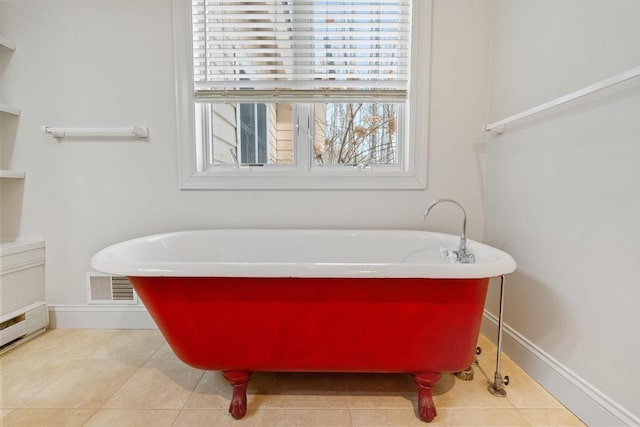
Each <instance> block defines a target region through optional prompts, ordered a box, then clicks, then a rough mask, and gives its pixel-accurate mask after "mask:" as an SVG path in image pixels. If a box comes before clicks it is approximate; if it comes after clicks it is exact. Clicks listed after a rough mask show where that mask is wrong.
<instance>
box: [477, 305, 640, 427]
mask: <svg viewBox="0 0 640 427" xmlns="http://www.w3.org/2000/svg"><path fill="white" fill-rule="evenodd" d="M503 331H504V334H503V339H502V351H503V352H504V353H506V354H507V355H508V356H509V357H510V358H511V359H512V360H513V361H514V362H516V363H517V364H518V366H520V367H521V368H522V369H524V370H525V371H526V372H527V373H528V374H529V375H531V377H532V378H533V379H534V380H536V381H537V382H538V384H540V385H541V386H543V387H544V388H545V389H546V390H547V391H549V392H550V393H551V394H553V396H554V397H555V398H556V399H558V400H559V401H560V402H561V403H562V404H563V405H564V406H566V407H567V408H568V409H569V410H570V411H571V412H573V413H574V414H575V415H576V416H577V417H578V418H580V419H581V420H582V421H583V422H584V423H586V424H587V425H590V426H591V425H592V426H640V418H638V417H637V416H635V415H633V414H632V413H630V412H629V411H627V410H626V409H624V408H623V407H622V406H620V405H619V404H618V403H616V402H614V401H613V400H612V399H611V398H610V397H608V396H606V395H605V394H604V393H602V392H600V391H599V390H598V389H596V388H595V387H593V386H592V385H591V384H589V383H588V382H587V381H585V380H584V379H582V378H581V377H579V376H578V375H576V374H575V373H574V372H573V371H571V370H570V369H569V368H567V367H566V366H564V365H562V364H561V363H560V362H558V361H557V360H556V359H554V358H553V357H552V356H551V355H549V354H548V353H546V352H544V351H543V350H542V349H540V348H539V347H538V346H536V345H535V344H533V343H532V342H531V341H529V340H528V339H526V338H525V337H524V336H522V335H521V334H520V333H518V332H517V331H515V330H514V329H513V328H511V327H509V325H507V324H503ZM482 333H483V334H484V335H485V336H487V337H488V338H489V339H491V340H492V341H493V342H496V341H497V336H498V318H497V317H496V316H494V315H493V314H491V313H489V312H488V311H487V310H485V312H484V321H483V322H482ZM502 374H503V375H504V374H508V372H502ZM506 390H507V394H508V393H509V387H508V386H507V388H506Z"/></svg>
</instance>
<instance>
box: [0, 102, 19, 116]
mask: <svg viewBox="0 0 640 427" xmlns="http://www.w3.org/2000/svg"><path fill="white" fill-rule="evenodd" d="M0 113H7V114H13V115H15V116H19V115H20V109H19V108H18V107H12V106H11V105H7V104H2V103H0Z"/></svg>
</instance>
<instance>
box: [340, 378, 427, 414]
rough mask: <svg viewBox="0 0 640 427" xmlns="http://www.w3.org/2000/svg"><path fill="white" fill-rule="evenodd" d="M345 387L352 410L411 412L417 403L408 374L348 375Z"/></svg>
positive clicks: (414, 386) (416, 391)
mask: <svg viewBox="0 0 640 427" xmlns="http://www.w3.org/2000/svg"><path fill="white" fill-rule="evenodd" d="M347 386H348V388H349V393H350V395H351V407H352V408H362V409H364V408H378V409H385V408H389V409H407V410H411V409H412V408H413V406H414V400H415V401H417V393H418V390H417V388H416V385H415V383H414V382H413V377H412V376H411V375H410V374H349V375H347Z"/></svg>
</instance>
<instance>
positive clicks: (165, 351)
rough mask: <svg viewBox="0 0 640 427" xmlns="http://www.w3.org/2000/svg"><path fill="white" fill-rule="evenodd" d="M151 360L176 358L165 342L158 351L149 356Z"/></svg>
mask: <svg viewBox="0 0 640 427" xmlns="http://www.w3.org/2000/svg"><path fill="white" fill-rule="evenodd" d="M151 358H152V359H177V358H178V356H176V354H175V353H174V352H173V350H171V347H169V344H167V342H166V341H165V342H164V343H163V344H162V345H161V346H160V348H159V349H158V350H156V352H155V353H153V355H152V356H151Z"/></svg>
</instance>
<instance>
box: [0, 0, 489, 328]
mask: <svg viewBox="0 0 640 427" xmlns="http://www.w3.org/2000/svg"><path fill="white" fill-rule="evenodd" d="M433 9H434V10H433V12H434V19H435V21H436V23H435V25H434V33H433V37H432V40H433V50H432V64H433V66H432V74H431V91H432V99H431V113H430V117H429V121H430V143H429V164H428V168H429V172H428V173H429V176H428V182H429V184H428V189H427V190H425V191H342V192H341V191H180V190H179V189H178V177H177V160H176V153H177V146H176V144H177V141H176V136H175V135H176V122H175V101H174V80H173V62H172V61H173V57H172V51H171V44H172V37H171V4H170V1H169V0H162V1H159V0H85V1H29V0H22V1H2V2H0V33H2V34H4V35H5V36H6V37H8V38H11V39H13V40H14V41H15V42H16V44H17V49H16V52H15V53H14V55H13V57H12V60H11V61H10V63H9V64H8V65H7V67H6V69H5V71H4V74H3V76H2V82H1V90H2V93H3V96H4V97H5V98H6V99H7V102H10V103H12V104H15V105H19V106H21V107H22V109H23V114H22V116H21V117H20V121H19V126H18V130H17V135H16V142H15V147H14V149H13V152H12V158H11V164H12V166H14V167H15V168H20V169H25V170H26V171H27V174H28V175H27V179H26V181H25V184H24V195H23V200H22V201H21V209H22V215H21V217H20V221H19V222H18V223H17V224H15V226H14V228H15V230H5V231H8V232H12V231H16V232H18V233H19V234H20V235H23V236H43V237H44V238H45V240H46V245H47V300H48V302H49V303H50V304H54V305H60V304H75V305H83V304H85V303H86V293H85V272H86V271H87V270H89V259H90V257H91V256H92V255H93V254H94V253H95V252H96V251H97V250H99V249H100V248H102V247H104V246H106V245H108V244H111V243H114V242H117V241H120V240H123V239H128V238H132V237H136V236H141V235H145V234H150V233H157V232H164V231H170V230H180V229H194V228H208V227H314V228H318V227H342V228H344V227H375V228H413V229H427V228H428V229H437V230H443V231H451V232H456V233H457V232H458V230H459V227H460V221H461V219H460V215H459V213H458V212H456V211H455V210H454V209H451V210H449V209H448V208H446V207H442V208H441V211H439V212H434V216H433V218H430V219H429V223H428V224H425V223H423V222H422V220H421V218H420V216H421V214H422V212H423V211H424V209H425V208H426V206H427V204H428V203H429V202H430V201H431V200H432V199H434V198H436V197H454V198H457V199H458V200H460V201H461V202H462V203H464V205H465V206H466V208H467V210H468V213H469V216H470V220H469V235H470V236H471V237H472V238H476V239H478V238H480V236H481V229H482V210H481V203H480V200H481V195H480V187H481V182H480V181H479V179H478V176H479V175H480V174H481V171H480V166H479V161H478V158H479V154H478V153H477V151H476V150H475V148H474V147H475V145H474V144H476V143H477V142H479V141H482V140H484V139H485V135H484V134H483V133H482V132H481V131H480V124H481V123H482V122H483V121H484V120H485V116H486V105H487V102H488V91H487V85H486V82H487V81H488V70H489V62H488V61H489V56H488V54H487V52H488V45H489V44H488V40H489V35H490V31H489V17H490V13H489V11H488V10H487V9H486V8H485V7H484V5H483V2H482V1H473V2H471V3H470V2H469V1H468V0H466V1H465V0H456V1H451V0H446V1H444V0H436V1H435V2H434V8H433ZM426 48H427V47H426V46H425V51H426V50H427V49H426ZM425 120H427V118H425ZM129 123H140V124H144V125H147V126H148V127H149V129H150V135H151V136H150V138H149V140H148V142H117V143H115V142H114V143H111V142H73V141H68V140H67V141H64V142H56V141H55V140H54V139H53V138H52V137H51V136H50V135H47V134H43V133H41V132H40V126H41V125H45V124H46V125H51V126H121V125H125V124H129ZM15 208H20V207H19V206H16V207H15ZM125 326H126V325H125Z"/></svg>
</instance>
